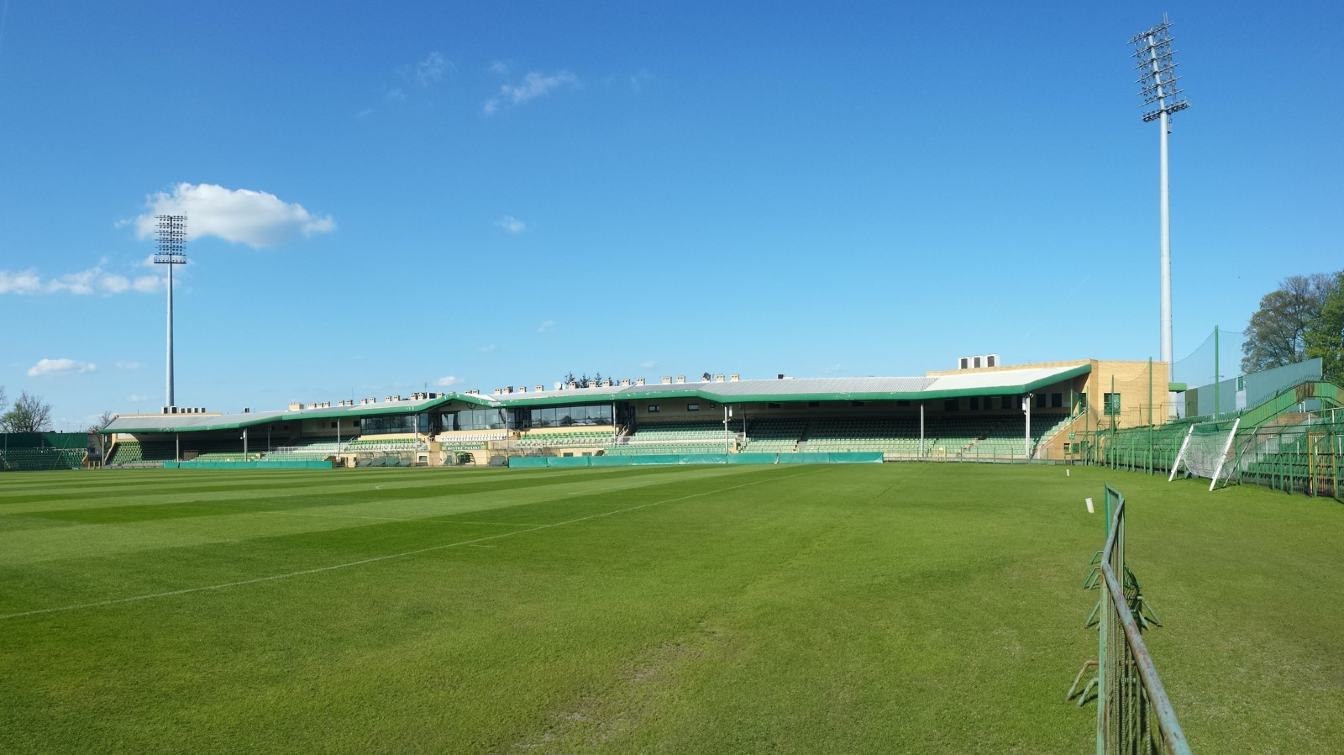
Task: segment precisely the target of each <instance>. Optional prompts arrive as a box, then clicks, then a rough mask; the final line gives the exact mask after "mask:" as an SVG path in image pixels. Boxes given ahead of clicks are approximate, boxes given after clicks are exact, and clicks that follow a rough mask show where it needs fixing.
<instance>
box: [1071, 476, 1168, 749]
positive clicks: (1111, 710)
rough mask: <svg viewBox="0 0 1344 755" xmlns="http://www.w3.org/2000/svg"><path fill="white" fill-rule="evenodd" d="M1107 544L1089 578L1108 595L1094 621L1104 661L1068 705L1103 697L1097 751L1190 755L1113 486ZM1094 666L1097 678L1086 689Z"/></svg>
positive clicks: (1074, 689) (1074, 690) (1120, 498)
mask: <svg viewBox="0 0 1344 755" xmlns="http://www.w3.org/2000/svg"><path fill="white" fill-rule="evenodd" d="M1106 516H1107V533H1106V544H1105V547H1103V548H1102V550H1101V551H1099V552H1098V553H1097V554H1096V555H1095V556H1093V558H1092V570H1091V571H1090V572H1089V574H1088V577H1087V578H1086V579H1085V580H1084V582H1083V586H1084V587H1085V588H1087V589H1099V590H1100V591H1101V597H1100V599H1099V600H1098V602H1097V606H1096V608H1094V609H1093V611H1092V614H1091V615H1090V616H1089V617H1088V620H1087V622H1086V625H1087V626H1089V627H1090V626H1096V627H1097V633H1098V639H1097V660H1095V661H1089V662H1088V663H1087V664H1085V665H1084V666H1083V668H1082V670H1080V671H1079V672H1078V675H1077V676H1076V677H1075V678H1074V680H1073V686H1072V687H1070V688H1069V692H1068V694H1067V696H1066V700H1071V699H1074V698H1077V699H1078V704H1079V705H1082V704H1083V703H1085V702H1087V701H1088V700H1090V699H1092V698H1093V697H1094V696H1095V698H1096V700H1097V753H1098V755H1107V754H1108V753H1126V754H1127V755H1128V754H1130V753H1155V752H1165V753H1176V754H1178V755H1179V754H1182V753H1187V754H1188V753H1189V752H1190V745H1189V743H1188V742H1187V741H1186V739H1185V733H1184V732H1183V731H1182V730H1181V725H1180V722H1179V721H1177V719H1176V711H1175V709H1173V708H1172V705H1171V700H1170V699H1169V698H1168V697H1167V692H1166V690H1165V689H1164V688H1163V686H1162V680H1161V679H1160V678H1159V677H1158V674H1157V668H1156V667H1155V666H1154V665H1153V659H1152V656H1150V655H1149V653H1148V648H1147V646H1146V645H1145V644H1144V642H1143V636H1142V632H1143V630H1144V629H1145V628H1147V627H1149V626H1152V625H1157V624H1159V622H1158V621H1157V617H1156V616H1155V615H1154V614H1153V613H1152V610H1151V608H1150V607H1149V606H1148V605H1147V603H1146V602H1145V601H1144V598H1143V594H1142V590H1141V588H1140V585H1139V580H1138V579H1137V578H1136V577H1135V576H1134V574H1133V572H1131V571H1130V570H1129V567H1128V566H1126V565H1125V497H1124V496H1123V495H1121V494H1120V493H1119V491H1117V490H1115V489H1114V488H1112V487H1110V486H1109V485H1108V486H1106ZM1089 669H1095V670H1096V675H1095V676H1094V677H1093V678H1092V679H1091V680H1090V681H1089V682H1088V683H1087V684H1086V685H1084V686H1082V687H1080V686H1079V684H1080V682H1081V681H1082V679H1083V676H1084V675H1085V674H1086V672H1087V671H1088V670H1089Z"/></svg>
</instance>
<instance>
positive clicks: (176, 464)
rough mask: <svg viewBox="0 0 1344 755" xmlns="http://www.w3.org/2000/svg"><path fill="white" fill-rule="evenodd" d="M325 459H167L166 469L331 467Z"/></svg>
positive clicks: (330, 463)
mask: <svg viewBox="0 0 1344 755" xmlns="http://www.w3.org/2000/svg"><path fill="white" fill-rule="evenodd" d="M332 466H333V465H332V462H330V461H327V460H325V459H253V460H250V461H223V460H213V461H165V462H163V468H164V469H331V468H332Z"/></svg>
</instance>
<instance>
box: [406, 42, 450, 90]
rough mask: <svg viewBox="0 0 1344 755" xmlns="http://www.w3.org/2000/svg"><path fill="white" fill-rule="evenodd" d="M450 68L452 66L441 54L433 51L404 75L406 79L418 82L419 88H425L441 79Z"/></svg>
mask: <svg viewBox="0 0 1344 755" xmlns="http://www.w3.org/2000/svg"><path fill="white" fill-rule="evenodd" d="M452 66H453V64H452V63H449V62H448V59H447V58H445V57H443V53H441V52H439V51H437V50H435V51H434V52H431V53H430V54H428V55H426V56H425V57H424V59H423V60H421V61H420V62H419V63H416V64H415V65H414V66H411V68H410V69H409V70H408V71H406V72H405V73H406V76H407V77H408V78H412V79H415V80H416V81H417V82H419V83H420V86H422V87H427V86H430V85H432V84H436V83H438V82H439V81H440V80H441V79H443V77H444V75H445V74H447V73H448V71H449V70H450V69H451V68H452Z"/></svg>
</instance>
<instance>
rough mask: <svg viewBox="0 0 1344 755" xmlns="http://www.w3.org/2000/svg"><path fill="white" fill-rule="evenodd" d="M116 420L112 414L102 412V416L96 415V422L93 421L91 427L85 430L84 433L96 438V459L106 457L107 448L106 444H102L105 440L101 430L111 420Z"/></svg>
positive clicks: (115, 416) (110, 422)
mask: <svg viewBox="0 0 1344 755" xmlns="http://www.w3.org/2000/svg"><path fill="white" fill-rule="evenodd" d="M116 418H117V415H115V414H113V413H112V412H103V413H102V414H100V415H98V419H97V421H95V422H94V423H93V424H92V425H89V427H88V429H87V430H86V432H88V434H89V435H97V436H98V458H100V459H101V458H103V457H104V456H107V448H106V444H105V443H104V441H105V440H106V436H104V435H103V428H105V427H107V426H108V425H110V424H112V420H114V419H116Z"/></svg>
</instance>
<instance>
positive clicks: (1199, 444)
mask: <svg viewBox="0 0 1344 755" xmlns="http://www.w3.org/2000/svg"><path fill="white" fill-rule="evenodd" d="M1240 425H1241V419H1237V420H1236V421H1235V422H1233V423H1232V426H1231V427H1230V428H1229V427H1228V426H1227V423H1226V422H1199V423H1196V424H1193V425H1191V426H1190V429H1189V431H1187V432H1186V434H1185V440H1184V441H1183V442H1182V443H1181V450H1180V451H1179V452H1178V453H1177V454H1176V463H1175V464H1172V465H1171V474H1170V475H1169V476H1168V477H1167V481H1168V482H1170V481H1171V480H1174V479H1176V475H1178V474H1184V475H1185V476H1187V477H1203V478H1205V479H1207V480H1209V490H1213V489H1214V488H1215V487H1217V486H1218V485H1220V484H1225V483H1226V482H1227V479H1228V477H1229V476H1230V475H1231V473H1232V470H1233V468H1234V467H1235V465H1234V464H1232V463H1231V462H1232V459H1231V458H1229V457H1231V455H1232V441H1233V440H1234V439H1235V438H1236V437H1237V428H1238V427H1239V426H1240Z"/></svg>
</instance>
